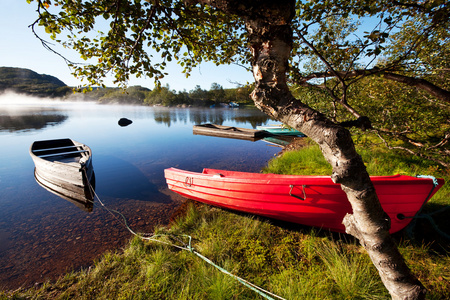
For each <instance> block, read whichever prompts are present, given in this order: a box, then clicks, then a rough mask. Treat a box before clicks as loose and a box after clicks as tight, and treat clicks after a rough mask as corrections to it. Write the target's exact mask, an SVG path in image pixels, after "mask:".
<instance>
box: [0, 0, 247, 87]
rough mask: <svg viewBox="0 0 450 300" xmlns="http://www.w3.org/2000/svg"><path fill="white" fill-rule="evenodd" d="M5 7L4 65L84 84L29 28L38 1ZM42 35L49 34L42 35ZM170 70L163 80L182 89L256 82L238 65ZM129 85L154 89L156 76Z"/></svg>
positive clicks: (1, 20)
mask: <svg viewBox="0 0 450 300" xmlns="http://www.w3.org/2000/svg"><path fill="white" fill-rule="evenodd" d="M2 7H3V9H1V10H0V39H1V44H0V66H2V67H20V68H27V69H31V70H33V71H35V72H37V73H39V74H48V75H52V76H55V77H57V78H59V79H60V80H62V81H63V82H64V83H66V84H67V85H69V86H76V85H80V84H81V81H79V80H77V79H76V78H75V77H73V76H72V75H71V72H70V69H69V68H68V66H67V65H66V63H65V62H64V60H63V59H62V58H60V57H59V56H57V55H56V54H54V53H51V52H49V51H48V50H46V49H44V47H43V46H42V45H41V43H40V41H39V40H38V39H37V38H35V37H34V35H33V33H32V32H31V29H30V28H28V26H29V25H30V24H32V23H33V21H34V20H35V19H36V18H37V13H36V3H35V2H33V3H31V4H28V3H27V2H26V0H2ZM42 37H47V36H46V35H45V34H42ZM48 40H50V39H48ZM60 50H61V52H62V53H63V54H64V55H65V56H67V57H69V58H70V59H73V60H74V61H78V62H81V61H82V60H81V59H78V56H77V54H76V53H73V52H67V50H64V49H60ZM166 70H167V72H168V73H169V76H167V77H166V78H165V79H163V80H162V83H163V84H164V85H165V84H169V85H170V88H171V89H175V90H178V91H182V90H184V89H185V90H187V91H190V90H192V89H194V88H195V86H196V85H200V86H201V87H202V88H203V89H209V88H210V87H211V84H212V83H213V82H216V83H218V84H220V85H222V86H223V87H224V88H234V87H236V85H235V84H234V83H233V82H239V83H242V84H245V83H246V82H252V81H253V77H252V74H251V73H250V72H248V71H247V70H245V69H244V68H242V67H238V66H219V67H217V66H215V65H214V64H211V63H204V64H202V65H201V66H200V67H199V68H197V69H195V70H193V72H192V74H191V76H190V77H189V78H186V77H185V75H184V74H182V73H181V69H180V68H179V67H178V66H177V65H176V64H173V65H172V66H170V68H167V69H166ZM104 83H105V84H106V86H113V84H112V80H111V79H108V78H107V79H105V81H104ZM129 85H141V86H145V87H148V88H150V89H153V87H154V84H153V79H145V78H139V79H131V80H130V82H129Z"/></svg>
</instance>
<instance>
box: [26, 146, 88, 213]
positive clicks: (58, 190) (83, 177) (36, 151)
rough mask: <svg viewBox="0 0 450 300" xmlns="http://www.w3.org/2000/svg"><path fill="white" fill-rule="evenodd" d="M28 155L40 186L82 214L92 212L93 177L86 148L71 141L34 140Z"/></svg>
mask: <svg viewBox="0 0 450 300" xmlns="http://www.w3.org/2000/svg"><path fill="white" fill-rule="evenodd" d="M30 155H31V158H32V159H33V162H34V165H35V169H34V177H35V179H36V182H37V183H38V184H39V185H40V186H42V187H43V188H45V189H46V190H48V191H50V192H51V193H53V194H55V195H57V196H59V197H61V198H63V199H65V200H68V201H70V202H72V203H73V204H75V205H76V206H77V207H79V208H81V209H82V210H84V211H88V212H91V211H92V210H93V207H94V194H95V174H94V169H93V166H92V151H91V149H90V148H89V147H88V146H86V145H84V144H81V143H79V142H76V141H73V140H71V139H58V140H46V141H36V142H34V143H33V144H32V145H31V148H30Z"/></svg>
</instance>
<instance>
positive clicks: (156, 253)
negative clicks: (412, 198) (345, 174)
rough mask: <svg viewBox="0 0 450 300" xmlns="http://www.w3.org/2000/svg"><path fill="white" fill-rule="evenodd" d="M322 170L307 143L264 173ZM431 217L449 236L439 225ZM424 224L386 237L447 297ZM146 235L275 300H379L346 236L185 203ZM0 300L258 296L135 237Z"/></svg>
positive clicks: (383, 163) (380, 165) (446, 276)
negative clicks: (76, 268)
mask: <svg viewBox="0 0 450 300" xmlns="http://www.w3.org/2000/svg"><path fill="white" fill-rule="evenodd" d="M360 153H361V154H362V156H363V158H364V160H365V161H367V162H368V163H367V167H368V169H369V172H370V173H371V174H386V175H388V174H393V173H401V174H409V175H411V174H416V173H428V174H430V175H436V176H443V177H445V179H447V180H448V179H449V178H448V177H449V176H448V173H446V172H447V171H446V170H442V169H439V168H436V167H434V166H433V164H429V163H426V162H421V161H415V159H414V158H407V157H404V156H401V155H395V154H390V153H385V152H383V150H380V149H362V150H361V151H360ZM412 163H414V164H412ZM327 168H328V167H327V164H326V163H325V161H324V160H323V159H322V161H321V154H320V152H318V149H317V148H315V147H314V146H312V147H308V148H307V149H304V150H301V151H299V152H287V153H285V154H284V155H283V156H282V157H279V158H276V159H274V160H273V161H271V162H270V163H269V166H268V167H267V168H266V170H265V171H268V172H275V173H277V172H286V173H294V174H302V172H307V173H314V174H320V173H321V172H329V171H327V170H328V169H327ZM280 170H281V171H280ZM303 174H304V173H303ZM322 174H323V173H322ZM449 195H450V193H449V188H448V184H447V185H446V186H444V188H442V189H441V190H440V191H439V192H438V193H437V194H436V195H435V197H434V199H433V200H432V203H434V206H433V205H428V206H429V207H428V206H427V209H428V211H430V210H433V209H438V208H442V207H443V205H448V202H449ZM447 213H448V211H447ZM443 215H444V219H445V213H443ZM433 217H436V218H437V220H436V221H437V223H438V224H439V225H443V224H444V226H443V227H442V228H441V229H444V230H446V231H447V232H450V231H448V230H449V229H450V228H448V226H449V225H446V226H447V227H446V226H445V224H446V220H440V219H439V216H438V215H436V216H433ZM427 226H428V225H426V223H424V222H422V221H421V220H419V222H418V228H419V229H420V230H416V232H415V235H414V236H413V237H409V236H408V235H407V234H406V233H405V232H402V233H399V234H396V235H395V236H394V237H395V238H396V240H397V241H398V243H399V248H400V251H401V252H402V254H403V255H404V257H405V259H406V261H407V264H408V265H409V266H410V268H411V269H412V271H413V273H414V274H416V276H418V278H419V279H420V280H421V282H422V283H423V284H424V285H425V286H426V287H427V289H428V290H429V293H428V295H427V297H428V299H449V298H450V257H449V256H448V253H449V252H448V251H449V249H450V248H449V241H446V240H442V239H439V238H437V237H435V236H434V235H432V234H429V232H428V231H427V230H428V229H427V228H429V226H428V227H427ZM155 234H158V235H159V237H158V239H159V240H160V241H164V242H167V243H171V244H176V245H179V246H186V244H187V243H188V238H187V237H186V235H189V236H191V237H192V246H193V247H194V249H195V250H196V251H198V252H199V253H201V254H202V255H204V256H205V257H207V258H209V259H210V260H212V261H213V262H214V263H216V264H217V265H219V266H221V267H223V268H225V269H226V270H228V271H230V272H231V273H233V274H235V275H237V276H240V277H242V278H244V279H246V280H248V281H250V282H252V283H254V284H256V285H258V286H261V287H262V288H264V289H266V290H268V291H270V292H272V293H274V294H276V295H279V296H280V297H283V298H285V299H389V294H388V292H387V291H386V289H385V288H384V286H383V284H382V282H381V280H380V278H379V276H378V274H377V271H376V269H375V267H374V266H373V265H372V263H371V261H370V259H369V257H368V256H367V254H366V253H365V251H364V250H363V248H362V247H361V246H359V245H358V244H357V242H356V241H355V240H354V239H353V238H351V237H349V236H347V235H341V234H333V233H330V232H327V231H319V230H317V229H313V228H309V227H303V226H299V225H293V224H286V223H273V221H268V220H265V219H260V218H257V217H254V216H248V215H243V214H237V213H232V212H228V211H224V210H221V209H217V208H213V207H210V206H207V205H203V204H199V203H196V202H190V201H188V202H187V204H186V213H185V214H184V215H183V216H182V217H180V218H178V219H177V220H175V221H174V222H173V223H172V224H171V226H170V228H164V227H161V228H158V229H157V230H156V231H155ZM0 299H263V298H262V297H261V296H259V295H258V294H256V293H255V292H254V291H252V290H250V289H248V288H246V287H244V286H243V285H242V284H240V283H239V282H238V281H237V280H235V279H234V278H232V277H230V276H227V275H225V274H224V273H222V272H220V271H219V270H218V269H216V268H215V267H213V266H212V265H210V264H208V263H207V262H205V261H204V260H202V259H200V258H199V257H197V256H196V255H194V254H193V253H191V252H189V251H186V250H181V249H179V248H176V247H172V246H169V245H166V244H162V243H158V242H153V241H144V240H142V239H140V238H137V237H136V238H133V239H131V240H130V243H129V245H128V246H126V247H125V248H124V249H123V250H122V251H117V252H108V253H106V254H105V255H104V256H103V257H102V259H100V260H99V261H96V262H95V263H94V264H93V266H92V267H90V268H89V269H86V270H82V271H79V272H73V273H70V274H67V275H66V276H64V277H62V278H60V279H59V280H58V281H57V282H53V283H50V282H47V283H45V284H43V285H42V286H40V287H33V288H30V289H20V290H16V291H4V292H1V293H0Z"/></svg>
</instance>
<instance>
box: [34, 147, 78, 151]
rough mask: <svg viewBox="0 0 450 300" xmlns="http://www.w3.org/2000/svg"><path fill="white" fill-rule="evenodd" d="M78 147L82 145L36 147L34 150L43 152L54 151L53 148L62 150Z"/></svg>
mask: <svg viewBox="0 0 450 300" xmlns="http://www.w3.org/2000/svg"><path fill="white" fill-rule="evenodd" d="M77 147H81V146H76V145H71V146H63V147H54V148H43V149H34V150H33V152H43V151H52V150H60V149H70V148H77Z"/></svg>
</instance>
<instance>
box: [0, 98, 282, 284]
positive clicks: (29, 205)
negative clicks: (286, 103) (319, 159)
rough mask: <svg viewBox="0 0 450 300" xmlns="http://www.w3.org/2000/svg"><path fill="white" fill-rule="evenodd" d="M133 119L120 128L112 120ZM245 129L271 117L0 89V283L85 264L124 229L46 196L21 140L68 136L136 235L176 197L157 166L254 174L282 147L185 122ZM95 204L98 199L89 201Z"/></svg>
mask: <svg viewBox="0 0 450 300" xmlns="http://www.w3.org/2000/svg"><path fill="white" fill-rule="evenodd" d="M122 117H125V118H128V119H131V120H132V121H133V123H132V124H131V125H129V126H127V127H120V126H119V125H118V124H117V122H118V120H119V119H120V118H122ZM201 123H215V124H221V125H231V126H238V127H244V128H255V127H256V125H261V124H268V123H273V121H271V120H270V119H268V117H267V116H266V115H264V114H263V113H261V112H259V111H258V110H256V109H227V108H223V109H209V108H205V109H201V108H162V107H142V106H113V105H97V104H95V103H85V102H78V103H74V102H71V103H67V102H59V101H51V100H36V99H32V98H28V97H24V96H17V95H13V94H5V95H2V96H0V144H1V145H2V147H1V149H0V154H1V155H0V286H1V287H2V288H3V289H13V288H17V287H19V286H29V285H33V284H35V283H40V282H43V281H44V280H45V279H55V278H56V277H57V276H59V275H61V274H63V273H64V272H66V271H70V270H74V269H75V270H76V269H79V268H82V267H85V268H87V267H89V266H90V265H92V263H93V260H95V259H96V258H99V257H100V256H101V254H102V253H104V252H105V251H107V250H115V249H120V247H122V246H124V245H125V244H126V243H127V242H128V241H129V239H130V237H131V235H130V234H129V232H128V231H127V230H126V228H125V227H124V226H123V224H122V222H121V221H120V220H119V219H118V218H115V217H114V216H113V215H111V214H110V213H109V212H108V211H106V210H105V209H103V208H102V207H100V206H98V205H96V206H94V210H93V211H92V212H91V213H87V212H84V211H82V210H80V209H79V208H77V207H76V206H75V205H73V204H72V203H70V202H68V201H66V200H64V199H62V198H59V197H57V196H55V195H54V194H52V193H50V192H48V191H47V190H45V189H44V188H42V187H41V186H39V185H38V184H37V183H36V181H35V179H34V164H33V161H32V160H31V158H30V155H29V147H30V146H31V144H32V143H33V141H36V140H46V139H57V138H66V137H67V138H72V139H74V140H76V141H79V142H82V143H85V144H87V145H88V146H89V147H90V148H91V149H92V152H93V166H94V171H95V177H96V193H97V194H98V196H99V197H100V199H101V200H102V201H103V203H104V204H105V205H106V206H107V207H108V208H110V209H114V210H117V211H120V212H121V213H122V214H123V215H124V216H125V217H126V218H127V221H128V223H129V225H130V227H131V228H132V229H133V230H134V231H137V232H152V230H153V227H154V226H155V225H158V224H163V225H164V224H168V222H169V219H170V217H171V215H172V214H173V213H174V212H175V211H176V210H177V208H178V207H179V206H180V204H181V203H182V202H183V201H184V198H182V197H180V196H177V195H176V194H174V193H172V192H170V191H169V190H168V189H167V186H166V184H165V179H164V169H165V168H169V167H178V168H181V169H186V170H190V171H198V172H200V171H201V170H202V169H203V168H204V167H207V168H216V169H229V170H239V171H250V172H259V171H260V170H261V168H262V167H263V166H265V165H266V164H267V161H268V160H270V159H271V158H272V157H273V156H274V155H275V154H277V153H278V152H279V151H280V150H281V149H280V148H278V147H274V146H272V145H270V144H268V143H265V142H264V141H262V140H259V141H256V142H251V141H245V140H236V139H227V138H218V137H210V136H202V135H193V133H192V126H193V125H195V124H201ZM97 204H98V202H97Z"/></svg>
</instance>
